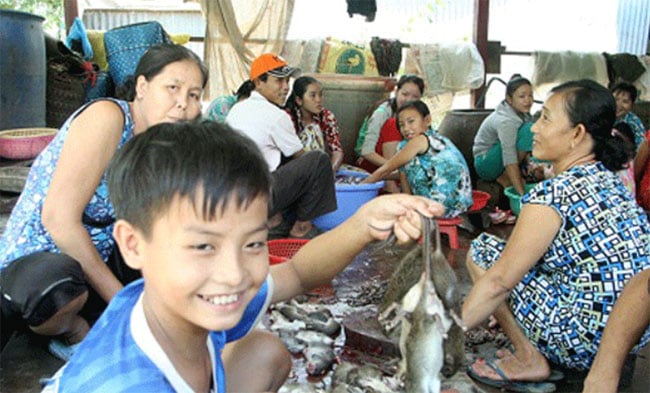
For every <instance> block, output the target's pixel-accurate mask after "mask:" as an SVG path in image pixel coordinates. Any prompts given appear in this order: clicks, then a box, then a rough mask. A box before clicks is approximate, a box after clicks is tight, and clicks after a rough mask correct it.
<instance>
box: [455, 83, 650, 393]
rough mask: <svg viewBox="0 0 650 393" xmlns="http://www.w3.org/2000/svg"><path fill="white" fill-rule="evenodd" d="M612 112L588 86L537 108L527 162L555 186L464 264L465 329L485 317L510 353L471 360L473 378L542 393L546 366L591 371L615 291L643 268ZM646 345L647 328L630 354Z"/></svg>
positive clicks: (561, 91) (565, 88) (648, 264)
mask: <svg viewBox="0 0 650 393" xmlns="http://www.w3.org/2000/svg"><path fill="white" fill-rule="evenodd" d="M615 113H616V103H615V102H614V98H613V96H612V94H611V93H610V92H609V91H608V90H607V89H606V88H604V87H603V86H601V85H599V84H597V83H596V82H593V81H590V80H580V81H573V82H567V83H564V84H562V85H560V86H557V87H556V88H554V89H553V90H552V91H551V95H550V96H549V98H548V100H547V101H546V103H545V104H544V107H543V109H542V116H541V117H540V119H539V120H537V121H536V122H535V124H534V125H533V128H532V132H533V141H534V142H533V155H534V156H535V157H536V158H538V159H542V160H549V161H551V162H552V164H553V170H554V173H555V176H554V177H553V178H551V179H548V180H545V181H542V182H540V183H538V184H537V185H536V186H535V187H534V188H533V189H532V190H531V191H530V192H528V193H527V194H526V195H524V197H523V198H522V209H521V214H520V216H519V218H518V220H517V224H516V226H515V227H514V229H513V232H512V235H511V236H510V239H509V240H508V242H507V243H506V242H505V241H503V240H501V239H499V238H497V237H495V236H492V235H488V234H485V233H484V234H481V235H480V236H479V237H478V238H477V239H475V240H474V241H473V242H472V245H471V247H470V252H469V253H468V258H467V266H468V269H469V272H470V275H471V277H472V279H473V281H474V287H473V288H472V290H471V292H470V294H469V295H468V297H467V298H466V300H465V302H464V305H463V313H462V315H463V321H464V323H465V324H466V325H467V327H468V328H472V327H475V326H477V325H478V324H479V323H481V322H482V321H484V320H486V319H487V318H488V317H489V316H490V315H491V314H493V315H494V317H495V318H496V319H497V321H498V322H499V324H500V325H501V327H502V328H503V330H504V332H505V333H506V335H507V336H508V337H509V338H510V340H511V342H512V345H513V348H514V351H513V352H510V351H509V350H505V349H504V350H500V351H498V352H497V359H492V360H484V359H479V360H477V362H475V363H474V364H473V365H471V366H470V368H469V369H468V373H469V374H470V376H472V377H473V378H475V379H478V380H480V381H482V382H485V383H488V384H490V385H492V386H497V387H506V388H520V389H521V388H523V387H522V386H521V384H525V383H532V382H531V381H537V382H538V383H537V385H538V386H536V387H537V388H538V389H543V390H542V391H545V389H547V388H548V384H549V383H548V382H546V383H542V382H539V381H544V380H545V379H547V378H548V377H549V376H550V373H551V364H558V365H561V366H564V367H568V368H572V369H581V370H586V369H589V367H590V366H591V363H592V362H593V360H594V356H595V355H596V351H597V349H598V346H599V345H600V341H601V337H602V332H603V329H604V327H605V323H606V321H607V319H608V316H609V314H610V312H611V310H612V307H613V305H614V302H615V301H616V299H617V298H618V297H619V295H620V294H621V291H622V290H623V287H625V285H626V284H627V282H628V281H629V280H630V278H631V277H632V276H634V275H635V274H637V273H639V272H641V271H643V270H645V269H649V268H650V261H649V259H648V255H649V254H650V225H649V224H648V219H647V216H646V215H645V214H644V212H643V210H642V209H641V208H639V206H638V205H637V203H636V201H635V200H634V197H633V196H632V195H631V194H630V193H629V191H628V190H627V189H626V188H625V186H624V185H623V183H622V181H621V179H620V177H619V176H617V175H616V173H615V171H617V170H619V169H621V168H622V166H623V165H624V164H625V163H626V161H627V156H626V154H625V149H626V147H625V144H626V142H625V141H624V140H623V139H622V138H621V136H620V135H619V133H617V132H612V128H613V126H614V120H615ZM648 339H650V329H648V330H646V331H645V333H644V334H643V336H642V338H641V340H640V343H639V345H638V346H637V349H638V348H639V347H642V346H643V345H645V344H646V343H647V342H648Z"/></svg>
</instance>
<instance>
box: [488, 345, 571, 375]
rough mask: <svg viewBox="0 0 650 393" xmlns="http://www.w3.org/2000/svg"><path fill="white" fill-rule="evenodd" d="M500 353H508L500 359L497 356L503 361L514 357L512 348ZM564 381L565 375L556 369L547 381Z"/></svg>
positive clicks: (504, 349)
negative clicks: (505, 358) (508, 357)
mask: <svg viewBox="0 0 650 393" xmlns="http://www.w3.org/2000/svg"><path fill="white" fill-rule="evenodd" d="M499 351H504V352H507V354H506V353H503V354H502V356H500V357H499V356H497V358H501V359H503V358H504V357H507V356H514V354H513V353H512V350H511V349H510V348H501V349H500V350H499ZM563 379H564V373H563V372H562V371H560V370H556V369H551V375H549V376H548V378H546V380H547V381H548V382H558V381H561V380H563Z"/></svg>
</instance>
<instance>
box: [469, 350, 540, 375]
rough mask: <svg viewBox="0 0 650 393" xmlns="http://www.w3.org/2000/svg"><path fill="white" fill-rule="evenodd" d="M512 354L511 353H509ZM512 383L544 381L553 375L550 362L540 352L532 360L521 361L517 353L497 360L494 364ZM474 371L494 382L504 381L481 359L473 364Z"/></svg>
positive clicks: (532, 356) (531, 357)
mask: <svg viewBox="0 0 650 393" xmlns="http://www.w3.org/2000/svg"><path fill="white" fill-rule="evenodd" d="M508 352H510V351H508ZM492 364H493V365H494V367H497V368H499V369H500V370H501V371H502V372H503V374H505V375H506V376H507V377H508V378H509V379H510V380H512V381H530V382H537V381H544V380H546V379H547V378H548V377H549V376H550V375H551V369H550V367H549V365H548V362H547V361H546V359H545V358H544V356H542V355H541V354H540V353H539V352H538V353H536V354H533V355H531V356H530V359H520V358H519V357H518V356H517V353H514V354H511V355H510V356H505V357H502V358H499V359H496V360H495V361H493V362H492ZM472 369H473V370H474V372H475V373H476V374H478V375H479V376H481V377H484V378H489V379H493V380H496V381H498V380H503V378H502V377H501V375H499V374H498V373H497V372H496V371H495V370H494V368H493V367H492V366H490V365H489V364H488V363H487V362H486V361H485V360H484V359H479V360H477V361H476V362H474V364H472Z"/></svg>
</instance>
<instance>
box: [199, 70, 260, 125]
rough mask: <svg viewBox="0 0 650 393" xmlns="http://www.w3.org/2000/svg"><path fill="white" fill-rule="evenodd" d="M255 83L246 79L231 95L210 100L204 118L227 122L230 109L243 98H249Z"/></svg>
mask: <svg viewBox="0 0 650 393" xmlns="http://www.w3.org/2000/svg"><path fill="white" fill-rule="evenodd" d="M254 89H255V85H254V84H253V82H251V81H250V80H246V81H244V82H243V83H242V84H241V85H239V88H238V89H237V91H236V92H234V93H233V94H231V95H224V96H219V97H217V98H215V99H214V100H212V102H210V105H208V109H206V110H205V114H204V115H203V118H205V119H207V120H213V121H216V122H219V123H222V124H225V123H226V116H228V112H230V109H232V107H233V106H234V105H235V104H236V103H238V102H239V101H241V100H244V99H246V98H248V96H250V95H251V91H253V90H254Z"/></svg>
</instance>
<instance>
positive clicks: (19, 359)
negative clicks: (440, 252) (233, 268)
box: [0, 212, 650, 393]
mask: <svg viewBox="0 0 650 393" xmlns="http://www.w3.org/2000/svg"><path fill="white" fill-rule="evenodd" d="M5 219H6V212H4V213H3V214H0V226H3V224H4V220H5ZM511 228H512V227H511V226H506V225H497V226H492V227H491V228H488V229H487V230H488V231H490V232H493V233H497V234H499V235H501V236H503V237H507V236H508V235H509V233H510V231H511ZM459 235H460V248H459V249H457V250H451V249H449V247H448V242H447V239H446V238H445V237H444V236H443V243H444V251H445V255H446V256H447V259H448V261H449V262H450V263H451V264H452V266H454V270H455V272H456V273H457V275H458V277H459V281H460V285H461V292H462V293H463V294H466V293H467V292H468V291H469V288H470V287H471V283H470V280H469V276H468V273H467V270H466V268H465V266H464V260H465V256H466V254H467V250H468V247H469V242H470V241H471V239H472V238H473V237H474V236H475V235H474V234H472V233H470V232H468V231H466V230H462V229H461V230H459ZM368 254H369V253H368V252H364V253H362V254H360V255H359V257H357V258H356V259H355V261H354V262H353V263H352V264H351V265H350V266H349V267H348V268H347V269H346V270H345V271H343V272H342V273H341V274H340V275H339V276H338V277H337V278H336V279H335V280H334V281H333V283H332V286H331V287H330V288H324V289H323V290H322V291H321V292H320V294H319V293H318V291H316V293H315V295H314V294H312V295H313V296H312V298H315V299H316V300H315V301H316V302H318V301H319V300H318V299H319V298H322V299H329V300H327V301H326V302H325V303H326V304H329V306H331V307H334V308H335V307H336V306H335V304H336V302H337V300H333V301H332V297H334V298H335V299H336V298H337V297H338V298H346V297H347V298H349V297H350V295H353V296H354V295H355V294H356V297H359V296H358V295H359V290H360V288H364V285H365V284H367V283H368V282H371V281H375V282H382V281H384V280H388V278H389V277H390V274H391V272H392V269H393V268H394V266H395V264H396V262H397V261H395V260H394V259H391V258H377V259H372V258H369V255H368ZM367 295H368V296H370V294H367ZM333 314H334V315H335V316H336V315H337V312H335V311H334V312H333ZM340 322H342V323H343V324H344V328H346V329H347V330H348V332H352V331H354V332H356V333H359V332H361V336H367V332H365V333H364V332H363V329H359V328H358V326H356V325H355V322H354V318H353V319H350V317H349V316H348V317H345V316H343V317H342V318H341V320H340ZM346 324H347V325H348V326H345V325H346ZM0 328H1V327H0ZM346 329H344V331H345V330H346ZM355 340H356V341H357V342H356V343H355V342H349V343H346V342H345V338H343V341H342V342H343V344H342V345H341V347H339V353H338V355H339V358H340V359H343V360H349V361H353V362H356V363H358V364H361V363H363V362H365V361H372V362H373V363H377V364H381V363H384V364H386V362H387V361H389V360H391V359H392V358H395V356H394V355H393V354H387V353H384V355H383V356H376V353H375V352H376V348H370V347H368V348H367V351H363V350H359V348H358V347H359V345H358V344H359V339H358V338H357V339H355ZM46 344H47V342H46V341H45V340H43V339H40V338H38V337H36V336H34V335H31V334H25V333H22V334H19V335H15V336H14V337H13V338H12V340H11V341H10V342H9V344H8V345H7V347H6V348H5V351H3V352H2V354H1V355H0V392H4V393H11V392H38V391H40V384H39V379H41V378H43V377H47V376H50V375H51V374H53V373H54V372H55V371H56V370H57V369H58V368H59V367H60V366H61V365H62V362H61V361H60V360H58V359H57V358H55V357H54V356H52V355H50V354H49V353H48V352H47V349H46ZM347 344H352V346H353V347H352V348H350V346H348V345H347ZM362 345H363V344H362ZM496 346H497V345H496V344H495V343H493V342H492V343H490V342H488V343H486V344H482V345H477V346H476V347H475V348H474V349H473V350H474V351H475V352H476V353H474V355H477V356H478V355H480V356H485V355H488V354H489V353H490V352H493V351H494V349H495V348H496ZM468 355H469V354H468ZM369 359H372V360H369ZM393 360H394V359H393ZM631 364H634V366H633V368H634V371H633V372H632V371H630V369H628V370H627V371H625V375H624V377H623V379H624V385H623V386H621V388H620V390H619V391H620V392H623V393H628V392H650V346H648V347H646V348H645V349H644V350H643V351H642V352H641V353H640V354H639V355H638V356H637V357H636V360H635V362H634V363H631ZM334 367H336V365H335V366H334ZM330 373H331V372H330ZM330 373H328V374H330ZM457 375H458V374H457ZM565 375H566V377H565V379H564V380H563V381H561V382H559V383H557V392H579V391H581V388H582V379H583V378H584V373H579V372H571V371H568V372H565ZM460 378H461V380H462V381H463V382H467V381H468V378H466V377H465V376H464V374H463V375H461V376H460ZM296 381H297V382H300V383H305V382H308V383H313V384H314V386H316V387H319V388H322V387H323V378H322V377H321V378H308V377H306V374H305V371H304V362H303V361H301V360H300V359H296V360H295V362H294V371H293V372H292V376H291V380H290V382H296ZM458 386H460V385H458ZM462 386H464V387H465V388H459V389H458V391H461V392H462V391H472V390H474V388H476V389H475V390H474V391H485V392H498V391H499V390H497V389H492V388H489V387H486V386H484V385H481V384H478V383H477V384H475V385H473V386H474V388H471V387H470V386H472V385H471V383H470V385H467V384H465V385H462Z"/></svg>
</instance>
